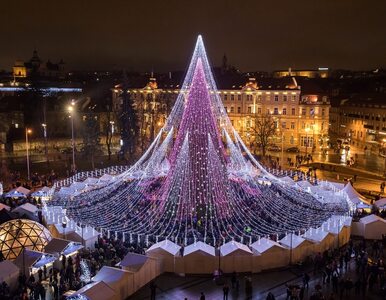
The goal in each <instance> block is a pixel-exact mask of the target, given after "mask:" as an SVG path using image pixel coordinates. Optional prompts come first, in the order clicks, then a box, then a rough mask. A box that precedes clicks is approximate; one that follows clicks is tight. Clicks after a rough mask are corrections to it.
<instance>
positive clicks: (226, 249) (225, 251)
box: [220, 241, 252, 256]
mask: <svg viewBox="0 0 386 300" xmlns="http://www.w3.org/2000/svg"><path fill="white" fill-rule="evenodd" d="M235 252H237V253H239V254H244V255H249V254H252V251H251V249H249V247H248V246H247V245H244V244H241V243H239V242H236V241H230V242H228V243H225V244H224V245H222V246H221V247H220V253H221V256H227V255H230V254H232V253H235Z"/></svg>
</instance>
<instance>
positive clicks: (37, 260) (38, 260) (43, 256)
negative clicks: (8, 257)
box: [15, 248, 56, 271]
mask: <svg viewBox="0 0 386 300" xmlns="http://www.w3.org/2000/svg"><path fill="white" fill-rule="evenodd" d="M55 260H56V257H55V256H53V255H51V254H48V253H43V252H39V251H34V250H29V249H25V248H24V250H23V251H22V252H21V253H20V254H19V256H18V257H17V258H16V259H15V264H16V265H17V266H18V267H19V268H20V269H23V265H24V266H25V267H24V268H25V271H28V269H29V268H31V267H32V268H38V269H39V268H42V267H43V266H44V265H47V264H49V263H53V262H54V261H55Z"/></svg>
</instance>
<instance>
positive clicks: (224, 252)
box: [220, 241, 252, 273]
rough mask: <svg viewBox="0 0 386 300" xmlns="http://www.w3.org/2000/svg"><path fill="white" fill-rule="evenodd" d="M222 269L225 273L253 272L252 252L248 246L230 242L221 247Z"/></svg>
mask: <svg viewBox="0 0 386 300" xmlns="http://www.w3.org/2000/svg"><path fill="white" fill-rule="evenodd" d="M220 255H221V261H220V269H221V270H222V271H223V272H225V273H232V272H234V271H236V270H237V271H238V272H251V271H252V251H251V249H249V247H248V246H247V245H244V244H241V243H239V242H236V241H230V242H228V243H225V244H224V245H222V246H221V247H220Z"/></svg>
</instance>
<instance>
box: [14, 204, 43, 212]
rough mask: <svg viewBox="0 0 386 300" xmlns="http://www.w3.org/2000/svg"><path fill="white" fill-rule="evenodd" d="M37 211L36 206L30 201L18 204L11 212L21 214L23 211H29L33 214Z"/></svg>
mask: <svg viewBox="0 0 386 300" xmlns="http://www.w3.org/2000/svg"><path fill="white" fill-rule="evenodd" d="M37 211H38V208H37V207H36V206H35V205H33V204H31V203H24V204H23V205H20V206H18V207H16V208H15V209H14V210H13V211H12V212H14V213H18V214H23V213H30V214H35V213H36V212H37Z"/></svg>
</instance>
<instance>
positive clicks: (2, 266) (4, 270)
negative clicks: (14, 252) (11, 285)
mask: <svg viewBox="0 0 386 300" xmlns="http://www.w3.org/2000/svg"><path fill="white" fill-rule="evenodd" d="M19 272H20V269H19V268H18V267H17V266H16V265H15V264H14V263H13V262H11V261H10V260H3V261H2V262H0V282H4V281H6V279H7V278H9V277H11V276H12V275H16V274H19Z"/></svg>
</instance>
